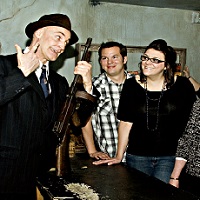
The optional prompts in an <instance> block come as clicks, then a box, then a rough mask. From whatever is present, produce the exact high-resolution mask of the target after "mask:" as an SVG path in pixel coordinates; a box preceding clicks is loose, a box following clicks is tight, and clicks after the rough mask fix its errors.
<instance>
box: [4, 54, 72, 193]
mask: <svg viewBox="0 0 200 200" xmlns="http://www.w3.org/2000/svg"><path fill="white" fill-rule="evenodd" d="M49 81H50V84H51V89H52V94H51V95H50V98H49V102H48V103H47V101H46V100H45V98H44V95H43V91H42V89H41V87H40V84H39V82H38V80H37V77H36V76H35V73H32V74H31V75H29V76H28V77H24V76H23V74H22V72H21V70H19V69H18V67H17V58H16V54H14V55H8V56H0V193H4V192H8V193H15V192H17V193H24V192H30V191H31V189H34V190H35V185H34V181H35V177H36V175H37V173H38V169H42V168H43V167H45V164H47V163H49V161H50V160H51V155H54V150H55V145H56V137H55V135H54V134H53V133H52V132H51V130H52V126H53V124H54V121H55V119H56V118H57V116H58V114H59V111H60V108H61V104H62V103H63V102H64V100H65V98H66V92H67V90H68V83H67V81H66V79H65V78H64V77H62V76H60V75H59V74H57V73H56V72H54V71H50V74H49ZM48 105H51V108H52V109H51V112H49V109H48Z"/></svg>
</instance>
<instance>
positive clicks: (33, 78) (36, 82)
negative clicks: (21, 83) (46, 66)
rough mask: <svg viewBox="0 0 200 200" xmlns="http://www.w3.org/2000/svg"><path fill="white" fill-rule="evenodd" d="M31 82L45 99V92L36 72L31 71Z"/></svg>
mask: <svg viewBox="0 0 200 200" xmlns="http://www.w3.org/2000/svg"><path fill="white" fill-rule="evenodd" d="M27 78H28V81H29V83H30V84H31V85H32V87H33V89H34V90H35V91H36V92H37V93H38V94H39V96H40V97H41V98H42V99H43V100H44V101H45V97H44V93H43V91H42V87H41V86H40V83H39V81H38V79H37V76H36V75H35V73H34V72H33V73H31V74H30V75H29V76H28V77H27Z"/></svg>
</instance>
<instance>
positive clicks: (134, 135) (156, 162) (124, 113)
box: [94, 39, 196, 183]
mask: <svg viewBox="0 0 200 200" xmlns="http://www.w3.org/2000/svg"><path fill="white" fill-rule="evenodd" d="M139 67H140V74H139V75H138V76H136V77H134V78H131V79H129V80H126V82H125V84H124V87H123V90H122V94H121V98H120V102H119V108H118V115H117V117H118V119H119V120H120V124H119V131H118V134H119V135H118V137H119V138H118V150H117V155H116V157H115V158H113V159H110V160H105V161H95V162H94V164H96V165H98V164H102V163H108V165H112V164H117V163H120V162H121V159H122V156H123V153H124V152H125V151H126V153H127V155H126V163H127V165H128V167H131V168H135V169H137V170H140V171H142V172H144V173H146V174H148V175H149V176H153V177H156V178H158V179H160V180H162V181H164V182H166V183H168V182H169V180H170V175H171V172H172V170H173V167H174V162H175V152H176V147H177V141H178V139H179V137H180V136H181V135H182V133H183V131H184V129H185V126H186V124H187V121H188V118H189V113H190V110H191V108H192V105H193V103H194V101H195V99H196V96H195V91H194V87H193V85H192V84H191V83H190V81H189V80H188V79H187V78H186V77H181V76H174V72H175V67H176V52H175V51H174V49H173V48H172V47H170V46H168V45H167V43H166V41H164V40H162V39H158V40H155V41H153V42H152V43H151V44H149V46H147V47H146V49H145V52H144V54H143V55H142V56H141V62H140V63H139Z"/></svg>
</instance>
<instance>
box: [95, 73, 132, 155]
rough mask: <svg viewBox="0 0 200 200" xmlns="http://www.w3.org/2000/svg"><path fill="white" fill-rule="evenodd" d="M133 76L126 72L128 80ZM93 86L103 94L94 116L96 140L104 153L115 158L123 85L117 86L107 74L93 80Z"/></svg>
mask: <svg viewBox="0 0 200 200" xmlns="http://www.w3.org/2000/svg"><path fill="white" fill-rule="evenodd" d="M132 76H133V75H131V74H128V73H127V72H126V78H130V77H132ZM93 84H94V86H95V87H96V89H97V90H98V91H99V92H100V94H101V96H100V98H99V102H98V106H97V109H96V112H95V113H94V114H93V116H92V126H93V130H94V139H95V142H96V144H97V145H98V146H99V148H100V150H101V151H102V152H105V153H108V154H109V156H110V157H115V156H116V151H117V143H118V132H117V131H118V124H119V120H118V119H117V110H118V105H119V98H120V95H121V91H122V87H123V83H122V84H116V83H114V82H113V81H112V80H111V79H110V78H109V77H107V75H106V73H102V74H100V75H99V76H98V77H94V78H93Z"/></svg>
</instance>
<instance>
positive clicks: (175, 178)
mask: <svg viewBox="0 0 200 200" xmlns="http://www.w3.org/2000/svg"><path fill="white" fill-rule="evenodd" d="M186 162H187V161H186V160H184V159H176V162H175V165H174V169H173V171H172V174H171V178H170V181H169V184H171V185H173V186H175V187H177V188H179V177H180V174H181V171H182V170H183V168H184V166H185V164H186Z"/></svg>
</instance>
